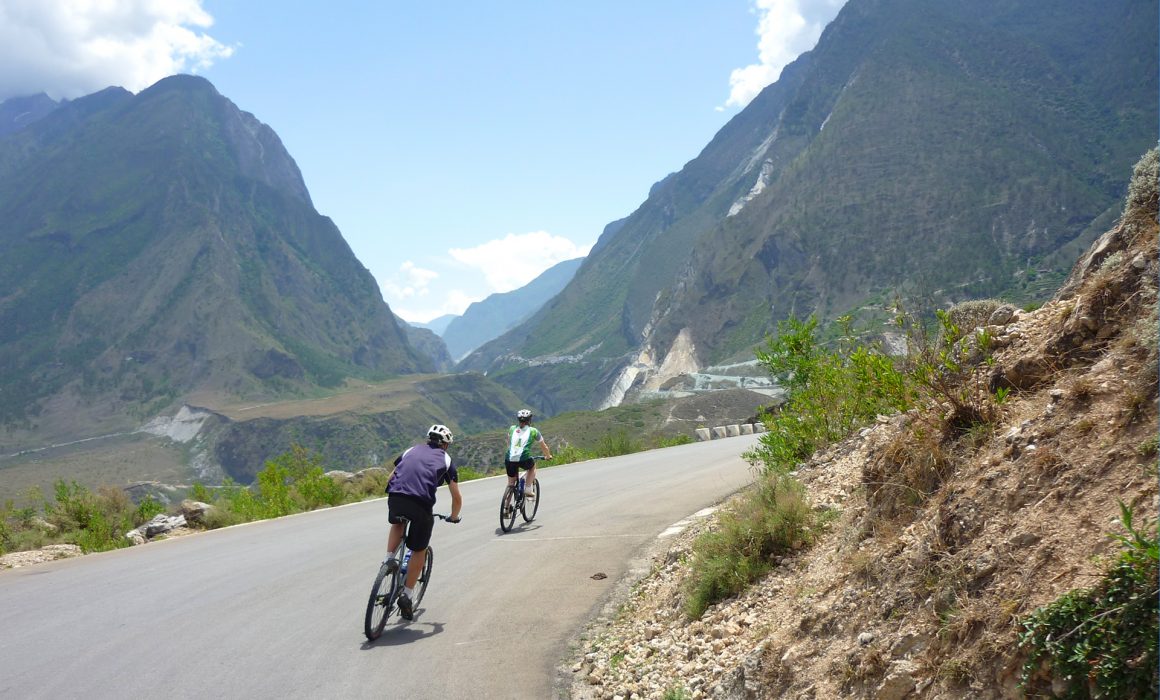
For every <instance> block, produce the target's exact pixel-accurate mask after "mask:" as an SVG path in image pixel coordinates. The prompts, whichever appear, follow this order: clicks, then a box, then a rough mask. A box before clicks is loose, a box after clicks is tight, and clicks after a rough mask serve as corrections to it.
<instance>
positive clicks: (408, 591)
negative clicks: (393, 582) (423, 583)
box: [403, 586, 415, 598]
mask: <svg viewBox="0 0 1160 700" xmlns="http://www.w3.org/2000/svg"><path fill="white" fill-rule="evenodd" d="M403 595H405V596H407V597H408V598H410V597H411V596H413V595H415V589H414V588H407V587H406V586H403Z"/></svg>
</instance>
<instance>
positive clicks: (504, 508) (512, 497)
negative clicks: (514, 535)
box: [499, 486, 516, 532]
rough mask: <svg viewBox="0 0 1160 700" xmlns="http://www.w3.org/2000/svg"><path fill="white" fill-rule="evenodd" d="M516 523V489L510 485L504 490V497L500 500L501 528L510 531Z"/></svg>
mask: <svg viewBox="0 0 1160 700" xmlns="http://www.w3.org/2000/svg"><path fill="white" fill-rule="evenodd" d="M515 524H516V489H515V487H514V486H508V487H507V488H505V489H504V490H503V497H502V498H500V500H499V528H500V529H501V530H503V531H504V532H510V531H511V529H512V527H513V526H515Z"/></svg>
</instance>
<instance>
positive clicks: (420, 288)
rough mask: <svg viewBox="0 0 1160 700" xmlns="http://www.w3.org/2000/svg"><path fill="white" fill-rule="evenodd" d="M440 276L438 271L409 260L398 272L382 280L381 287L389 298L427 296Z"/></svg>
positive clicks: (399, 298) (400, 298) (384, 294)
mask: <svg viewBox="0 0 1160 700" xmlns="http://www.w3.org/2000/svg"><path fill="white" fill-rule="evenodd" d="M438 277H439V273H438V272H433V271H431V270H424V269H423V268H421V267H416V266H415V263H413V262H411V261H410V260H408V261H406V262H405V263H403V264H402V265H400V266H399V272H398V273H397V274H395V275H392V276H390V277H389V278H387V279H383V280H380V281H379V287H380V288H381V289H382V291H383V296H384V297H387V298H388V299H389V300H390V299H393V300H403V299H413V298H416V297H425V296H427V294H428V292H429V291H430V286H431V282H432V281H434V280H435V279H437V278H438ZM388 303H389V302H388Z"/></svg>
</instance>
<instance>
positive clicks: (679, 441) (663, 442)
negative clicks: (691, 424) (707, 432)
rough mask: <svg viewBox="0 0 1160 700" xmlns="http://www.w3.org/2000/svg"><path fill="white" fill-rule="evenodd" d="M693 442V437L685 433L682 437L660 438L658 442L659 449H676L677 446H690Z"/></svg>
mask: <svg viewBox="0 0 1160 700" xmlns="http://www.w3.org/2000/svg"><path fill="white" fill-rule="evenodd" d="M692 441H693V436H692V435H688V434H685V433H681V434H680V435H672V436H669V437H664V436H662V437H659V438H657V440H656V446H657V447H676V446H677V445H688V444H689V443H691V442H692Z"/></svg>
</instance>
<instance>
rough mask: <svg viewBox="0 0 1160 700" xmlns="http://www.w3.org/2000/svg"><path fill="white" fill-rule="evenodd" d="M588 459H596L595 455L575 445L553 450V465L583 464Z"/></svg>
mask: <svg viewBox="0 0 1160 700" xmlns="http://www.w3.org/2000/svg"><path fill="white" fill-rule="evenodd" d="M588 459H594V455H592V454H590V453H588V452H585V451H584V450H582V449H580V448H579V447H576V446H575V445H565V446H563V447H561V448H558V449H555V450H552V464H572V463H573V462H583V461H585V460H588Z"/></svg>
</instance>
